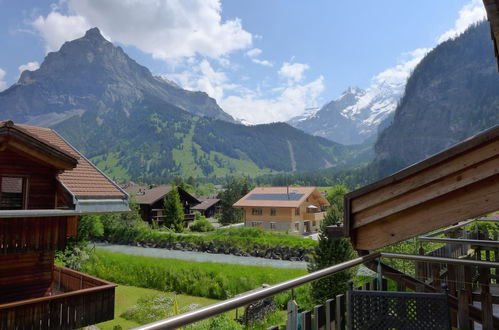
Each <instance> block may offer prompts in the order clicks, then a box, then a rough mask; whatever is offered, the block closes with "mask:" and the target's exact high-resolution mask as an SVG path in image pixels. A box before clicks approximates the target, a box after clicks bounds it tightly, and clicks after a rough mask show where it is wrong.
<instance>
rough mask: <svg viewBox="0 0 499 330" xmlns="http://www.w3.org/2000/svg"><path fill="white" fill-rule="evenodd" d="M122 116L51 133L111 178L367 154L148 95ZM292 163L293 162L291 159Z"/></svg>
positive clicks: (237, 170)
mask: <svg viewBox="0 0 499 330" xmlns="http://www.w3.org/2000/svg"><path fill="white" fill-rule="evenodd" d="M133 108H134V111H133V112H131V113H129V115H128V116H126V115H125V114H123V113H121V114H119V108H118V109H114V111H115V112H116V113H117V115H115V116H113V117H112V118H109V116H108V117H107V119H102V118H101V117H100V116H99V113H98V112H92V111H87V112H85V113H84V114H83V115H81V116H74V117H72V118H70V119H68V120H65V121H64V122H62V123H59V124H57V125H55V126H54V127H53V128H54V129H55V130H56V131H58V132H59V133H60V134H61V135H62V136H63V137H65V138H66V139H67V140H68V141H69V142H71V143H72V144H74V145H75V147H77V148H78V149H79V150H80V151H81V152H82V153H83V154H85V155H86V156H87V157H88V158H90V159H91V160H92V161H93V162H94V163H95V164H96V165H97V166H98V167H99V168H101V169H102V170H104V171H105V172H106V173H108V174H109V175H110V176H111V177H112V178H114V179H117V180H129V179H133V180H140V181H144V182H165V181H168V180H171V178H173V177H175V176H181V177H184V178H188V177H193V178H201V177H203V178H206V177H207V178H216V177H219V178H220V177H222V178H223V177H225V176H230V175H235V174H244V175H249V176H256V175H262V174H270V173H278V172H286V171H292V170H312V169H318V168H327V167H341V166H348V165H351V164H356V163H358V162H362V161H367V160H369V158H370V153H369V151H368V150H365V149H363V148H358V147H345V146H342V145H339V144H337V143H334V142H331V141H328V140H326V139H323V138H318V137H313V136H310V135H307V134H305V133H303V132H302V131H300V130H297V129H295V128H292V127H291V126H289V125H287V124H284V123H275V124H267V125H257V126H244V125H239V124H232V123H229V122H225V121H220V120H215V119H209V118H205V117H197V116H194V115H192V114H189V113H187V112H185V111H183V110H181V109H179V108H177V107H175V106H173V105H171V104H168V103H165V102H163V101H162V100H160V99H158V98H155V97H153V96H150V95H149V96H147V97H146V98H145V99H144V100H142V101H141V102H139V103H137V104H134V106H133ZM292 158H294V159H292Z"/></svg>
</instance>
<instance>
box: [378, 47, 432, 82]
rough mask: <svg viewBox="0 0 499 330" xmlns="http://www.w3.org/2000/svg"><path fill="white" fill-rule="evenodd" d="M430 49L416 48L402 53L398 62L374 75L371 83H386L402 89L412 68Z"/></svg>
mask: <svg viewBox="0 0 499 330" xmlns="http://www.w3.org/2000/svg"><path fill="white" fill-rule="evenodd" d="M430 50H431V49H429V48H418V49H416V50H413V51H412V52H408V53H404V54H402V58H401V60H400V63H399V64H397V65H395V66H393V67H391V68H388V69H386V70H384V71H383V72H381V73H379V74H377V75H376V76H374V78H373V84H379V85H381V84H386V85H389V86H390V87H391V88H394V89H402V88H403V87H404V86H405V83H406V82H407V79H408V78H409V76H410V74H411V72H412V70H414V68H415V67H416V65H418V63H419V62H421V60H422V59H423V58H424V57H425V56H426V54H427V53H428V52H429V51H430Z"/></svg>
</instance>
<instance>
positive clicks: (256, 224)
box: [251, 221, 263, 228]
mask: <svg viewBox="0 0 499 330" xmlns="http://www.w3.org/2000/svg"><path fill="white" fill-rule="evenodd" d="M262 225H263V222H261V221H251V227H258V228H261V227H262Z"/></svg>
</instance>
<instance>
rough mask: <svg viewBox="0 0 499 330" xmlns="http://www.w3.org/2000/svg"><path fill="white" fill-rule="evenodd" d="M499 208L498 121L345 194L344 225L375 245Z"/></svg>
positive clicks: (358, 241) (364, 245) (362, 246)
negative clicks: (479, 132) (456, 143)
mask: <svg viewBox="0 0 499 330" xmlns="http://www.w3.org/2000/svg"><path fill="white" fill-rule="evenodd" d="M498 209H499V126H497V127H495V128H493V129H491V130H489V131H486V132H484V133H482V134H480V135H478V136H476V137H474V138H472V139H470V140H467V141H465V142H463V143H461V144H459V145H456V146H454V147H452V148H450V149H448V150H446V151H444V152H442V153H440V154H438V155H435V156H433V157H431V158H429V159H427V160H425V161H423V162H421V163H418V164H415V165H413V166H411V167H409V168H407V169H405V170H403V171H401V172H399V173H396V174H394V175H392V176H390V177H387V178H385V179H383V180H381V181H379V182H376V183H374V184H371V185H369V186H366V187H364V188H361V189H359V190H357V191H354V192H352V193H350V194H347V195H346V196H345V219H346V220H345V227H346V228H347V229H346V230H347V234H349V236H350V237H351V239H352V242H353V244H354V246H355V248H356V249H358V250H373V249H378V248H380V247H383V246H386V245H389V244H392V243H395V242H399V241H402V240H405V239H408V238H411V237H415V236H417V235H421V234H423V233H427V232H429V231H432V230H435V229H438V228H441V227H445V226H448V225H451V224H453V223H456V222H458V221H461V220H466V219H468V218H472V217H476V216H481V215H483V214H485V213H488V212H492V211H496V210H498Z"/></svg>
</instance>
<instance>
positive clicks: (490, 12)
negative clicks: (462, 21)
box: [483, 0, 499, 68]
mask: <svg viewBox="0 0 499 330" xmlns="http://www.w3.org/2000/svg"><path fill="white" fill-rule="evenodd" d="M483 4H484V6H485V10H486V11H487V19H488V20H489V23H490V35H491V38H492V41H493V42H494V53H495V55H496V58H497V59H498V68H499V53H498V51H497V41H498V40H499V0H483Z"/></svg>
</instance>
